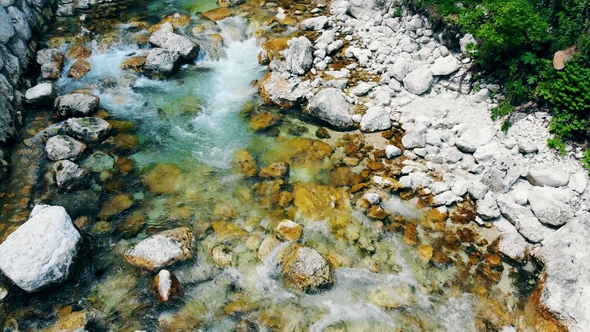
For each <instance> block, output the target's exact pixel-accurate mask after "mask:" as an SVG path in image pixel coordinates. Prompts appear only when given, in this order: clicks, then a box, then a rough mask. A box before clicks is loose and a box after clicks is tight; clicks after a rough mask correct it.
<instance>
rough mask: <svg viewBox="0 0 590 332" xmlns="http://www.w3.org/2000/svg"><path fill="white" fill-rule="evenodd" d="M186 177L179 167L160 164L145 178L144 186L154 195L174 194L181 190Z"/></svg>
mask: <svg viewBox="0 0 590 332" xmlns="http://www.w3.org/2000/svg"><path fill="white" fill-rule="evenodd" d="M183 180H184V175H183V173H182V171H181V170H180V168H178V166H176V165H173V164H160V165H158V166H156V167H154V168H153V169H152V170H151V171H149V172H148V173H147V174H146V175H145V176H144V178H143V184H144V185H145V186H146V187H147V188H148V189H149V191H150V192H151V193H152V194H154V195H163V194H172V193H175V192H178V191H179V190H180V186H181V184H182V182H183Z"/></svg>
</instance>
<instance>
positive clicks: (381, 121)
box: [361, 106, 391, 133]
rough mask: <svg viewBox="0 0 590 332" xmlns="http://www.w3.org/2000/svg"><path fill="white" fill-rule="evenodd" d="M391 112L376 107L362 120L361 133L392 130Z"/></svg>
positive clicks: (368, 111)
mask: <svg viewBox="0 0 590 332" xmlns="http://www.w3.org/2000/svg"><path fill="white" fill-rule="evenodd" d="M390 117H391V112H390V110H389V109H388V108H384V107H379V106H374V107H371V108H369V109H368V110H367V112H366V113H365V115H363V117H362V119H361V131H362V132H366V133H372V132H375V131H381V130H387V129H389V128H391V120H390Z"/></svg>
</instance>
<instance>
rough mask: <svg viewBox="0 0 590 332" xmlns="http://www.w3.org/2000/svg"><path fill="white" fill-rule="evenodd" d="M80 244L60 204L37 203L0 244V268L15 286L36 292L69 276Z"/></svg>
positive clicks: (74, 229)
mask: <svg viewBox="0 0 590 332" xmlns="http://www.w3.org/2000/svg"><path fill="white" fill-rule="evenodd" d="M81 245H82V237H81V236H80V233H78V231H77V230H76V228H75V227H74V225H73V223H72V220H71V219H70V216H69V215H68V214H67V212H66V210H65V209H64V208H63V207H61V206H48V205H37V206H36V207H35V208H34V209H33V211H32V212H31V216H30V219H29V220H28V221H27V222H25V223H24V224H22V225H21V226H20V227H19V228H18V229H17V230H16V231H15V232H14V233H12V234H10V235H9V236H8V237H7V238H6V240H5V241H4V242H3V243H2V244H1V245H0V270H2V272H3V273H4V275H6V276H7V277H8V278H10V280H12V281H13V282H14V283H15V284H16V285H17V286H18V287H20V288H22V289H24V290H25V291H27V292H29V293H32V292H37V291H40V290H42V289H45V288H48V287H50V286H53V285H57V284H60V283H62V282H64V281H66V280H67V279H68V278H69V277H70V275H71V273H72V271H73V266H74V263H75V261H76V258H77V257H78V253H79V252H78V251H79V249H80V247H81Z"/></svg>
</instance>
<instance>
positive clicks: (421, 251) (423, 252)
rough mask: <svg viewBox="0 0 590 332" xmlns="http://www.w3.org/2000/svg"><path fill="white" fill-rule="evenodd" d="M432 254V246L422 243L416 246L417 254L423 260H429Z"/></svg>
mask: <svg viewBox="0 0 590 332" xmlns="http://www.w3.org/2000/svg"><path fill="white" fill-rule="evenodd" d="M433 254H434V248H432V247H431V246H427V245H422V246H420V247H418V256H419V257H420V258H421V259H422V260H423V261H424V262H428V261H430V259H431V258H432V255H433Z"/></svg>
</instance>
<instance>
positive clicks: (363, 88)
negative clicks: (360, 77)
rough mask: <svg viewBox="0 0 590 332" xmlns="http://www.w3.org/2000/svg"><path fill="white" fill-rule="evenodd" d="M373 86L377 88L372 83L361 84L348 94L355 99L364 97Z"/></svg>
mask: <svg viewBox="0 0 590 332" xmlns="http://www.w3.org/2000/svg"><path fill="white" fill-rule="evenodd" d="M375 86H377V84H376V83H374V82H369V83H367V82H361V83H360V84H359V85H357V86H355V87H354V88H352V89H350V94H351V95H353V96H357V97H360V96H364V95H366V94H367V93H369V91H371V90H372V89H373V88H374V87H375Z"/></svg>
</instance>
